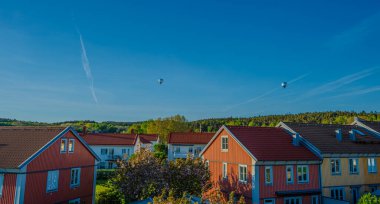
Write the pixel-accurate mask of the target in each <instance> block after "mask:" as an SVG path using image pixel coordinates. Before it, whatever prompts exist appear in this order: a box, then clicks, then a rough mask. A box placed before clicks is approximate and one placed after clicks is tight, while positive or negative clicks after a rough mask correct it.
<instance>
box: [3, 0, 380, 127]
mask: <svg viewBox="0 0 380 204" xmlns="http://www.w3.org/2000/svg"><path fill="white" fill-rule="evenodd" d="M80 36H81V37H82V41H81V39H80ZM379 36H380V1H378V0H373V1H366V0H363V1H357V0H342V1H304V0H300V1H282V0H281V1H271V0H268V1H249V0H246V1H239V0H236V1H235V0H234V1H220V0H218V1H195V0H191V1H185V0H184V1H178V0H173V1H165V0H164V1H144V0H141V1H140V0H139V1H136V0H133V1H112V2H111V1H60V2H59V3H58V1H54V4H53V3H52V1H45V2H43V1H39V2H36V1H23V2H21V1H8V2H5V1H1V3H0V77H1V78H0V117H6V118H16V119H22V120H37V121H48V122H50V121H64V120H81V119H90V120H96V121H108V120H115V121H137V120H145V119H150V118H156V117H165V116H170V115H174V114H182V115H185V116H186V117H187V118H188V119H190V120H194V119H200V118H210V117H227V116H243V117H246V116H256V115H267V114H282V113H299V112H305V111H325V110H354V111H362V110H366V111H379V108H380V77H379V76H380V38H379ZM84 54H85V55H86V56H84ZM87 62H88V63H89V64H87ZM86 71H87V72H86ZM159 78H163V79H164V80H165V82H164V84H163V85H159V84H158V83H157V79H159ZM282 81H288V82H290V84H289V86H288V88H286V89H281V87H280V84H281V82H282Z"/></svg>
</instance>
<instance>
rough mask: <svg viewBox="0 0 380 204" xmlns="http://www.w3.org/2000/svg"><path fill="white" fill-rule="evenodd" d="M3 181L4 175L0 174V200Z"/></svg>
mask: <svg viewBox="0 0 380 204" xmlns="http://www.w3.org/2000/svg"><path fill="white" fill-rule="evenodd" d="M4 180H5V176H4V174H0V198H1V196H2V195H3V186H4Z"/></svg>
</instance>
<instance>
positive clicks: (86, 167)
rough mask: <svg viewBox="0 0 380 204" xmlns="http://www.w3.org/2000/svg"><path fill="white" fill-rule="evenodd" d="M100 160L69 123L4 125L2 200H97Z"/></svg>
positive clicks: (0, 140)
mask: <svg viewBox="0 0 380 204" xmlns="http://www.w3.org/2000/svg"><path fill="white" fill-rule="evenodd" d="M98 160H99V158H98V157H97V156H96V154H95V153H94V152H93V151H92V150H91V148H89V146H88V145H87V143H86V142H85V141H84V140H83V139H82V138H81V137H80V136H79V135H78V134H77V132H76V131H75V130H74V129H73V128H71V127H66V128H65V127H0V203H1V204H10V203H15V204H16V203H17V204H19V203H25V204H35V203H69V204H79V203H94V202H95V201H94V195H95V181H96V163H97V161H98Z"/></svg>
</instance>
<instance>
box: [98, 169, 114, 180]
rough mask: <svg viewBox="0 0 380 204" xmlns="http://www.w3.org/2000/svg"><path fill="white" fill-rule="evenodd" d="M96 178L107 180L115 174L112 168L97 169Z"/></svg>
mask: <svg viewBox="0 0 380 204" xmlns="http://www.w3.org/2000/svg"><path fill="white" fill-rule="evenodd" d="M96 174H97V175H96V179H97V180H109V179H111V178H113V177H114V176H115V170H114V169H98V170H97V172H96Z"/></svg>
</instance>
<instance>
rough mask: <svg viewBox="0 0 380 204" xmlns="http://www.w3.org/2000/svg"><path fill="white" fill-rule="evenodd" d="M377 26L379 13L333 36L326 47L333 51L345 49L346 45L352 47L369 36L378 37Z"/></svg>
mask: <svg viewBox="0 0 380 204" xmlns="http://www.w3.org/2000/svg"><path fill="white" fill-rule="evenodd" d="M379 24H380V12H378V13H376V14H374V15H371V16H369V17H367V18H365V19H363V20H362V21H360V22H359V23H357V24H355V25H353V26H352V27H350V28H348V29H347V30H344V31H343V32H341V33H339V34H337V35H335V36H334V37H332V38H331V40H330V41H328V42H327V45H328V46H330V47H332V48H334V49H346V48H347V46H348V45H354V44H356V43H360V42H362V41H364V40H366V39H368V36H369V35H374V36H376V35H378V33H379V32H380V28H379Z"/></svg>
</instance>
